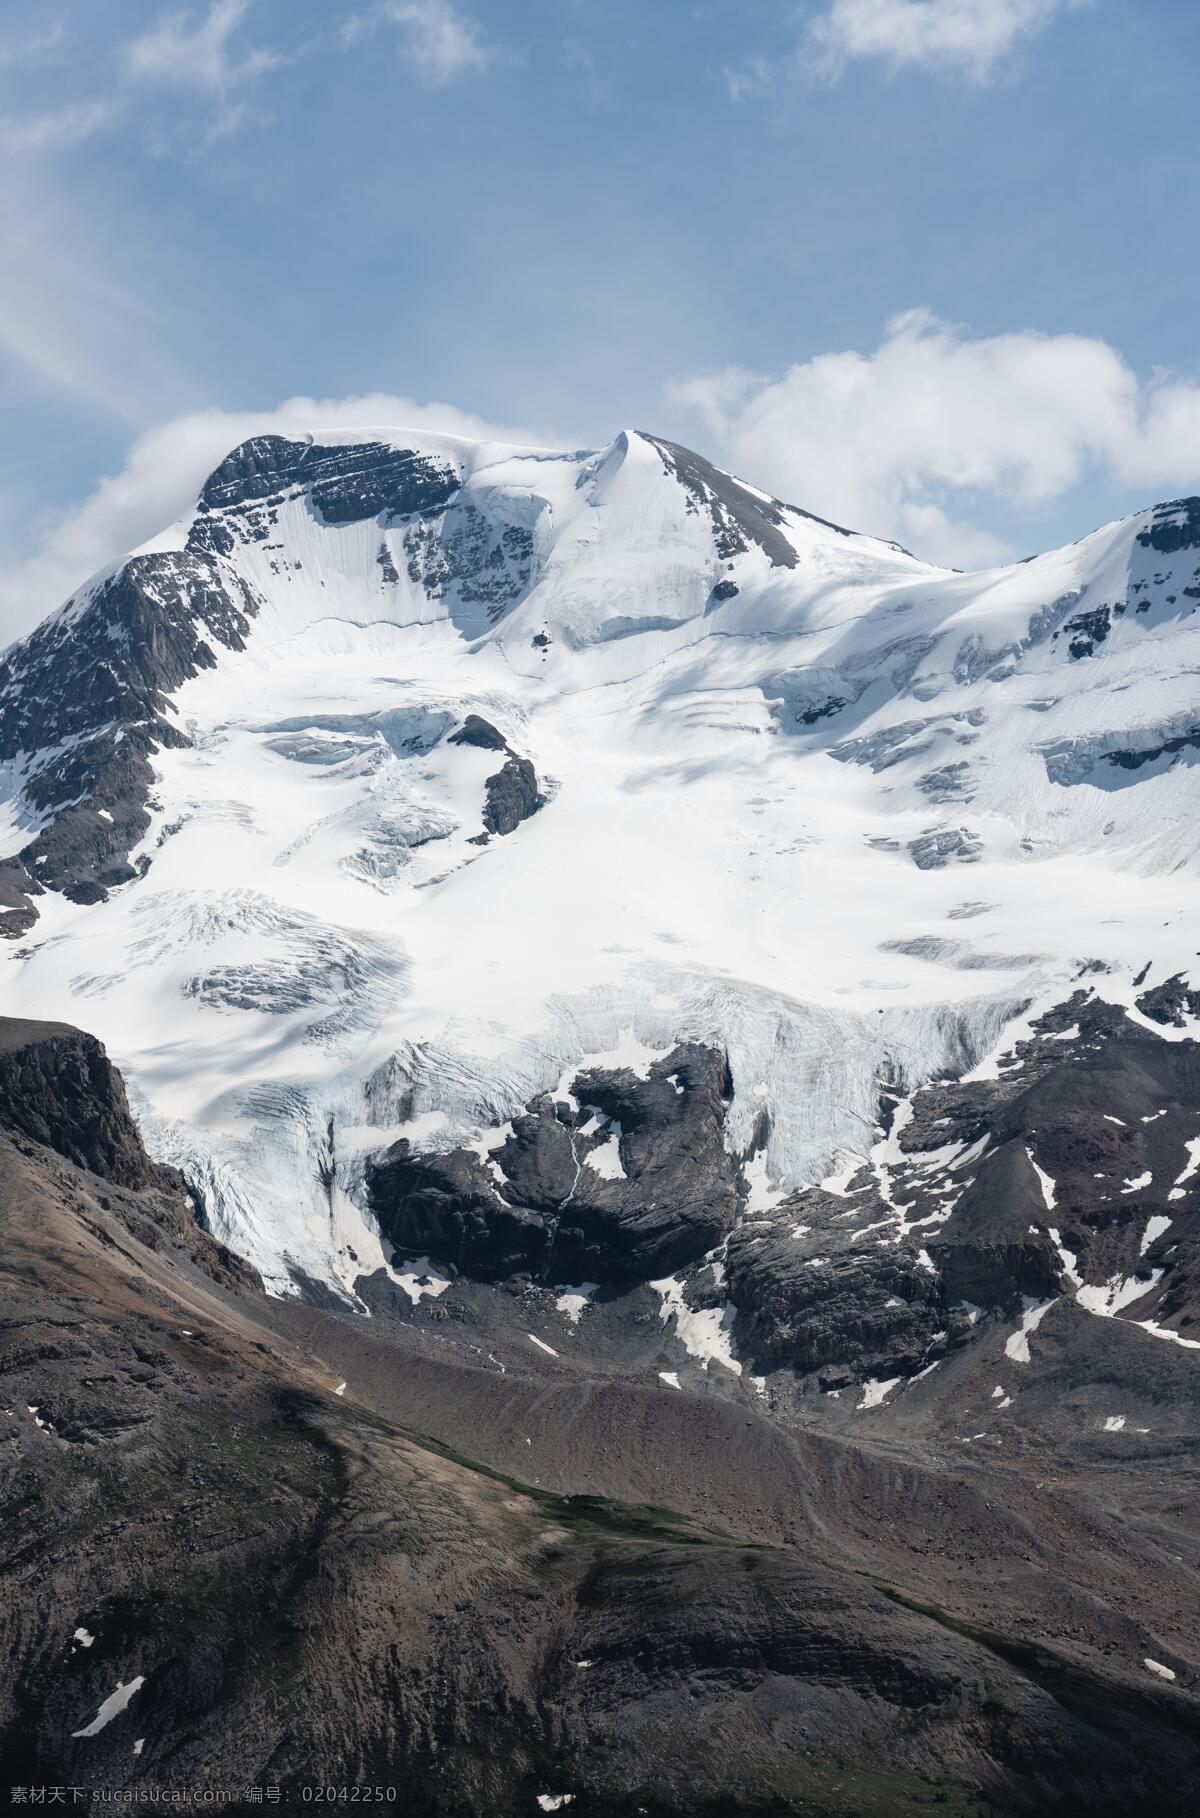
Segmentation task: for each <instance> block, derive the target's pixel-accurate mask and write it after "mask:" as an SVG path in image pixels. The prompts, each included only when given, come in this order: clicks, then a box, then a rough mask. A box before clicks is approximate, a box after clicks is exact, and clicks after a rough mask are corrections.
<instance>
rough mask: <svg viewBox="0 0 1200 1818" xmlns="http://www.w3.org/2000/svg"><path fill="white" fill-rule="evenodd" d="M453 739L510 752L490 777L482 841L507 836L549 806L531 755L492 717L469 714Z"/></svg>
mask: <svg viewBox="0 0 1200 1818" xmlns="http://www.w3.org/2000/svg"><path fill="white" fill-rule="evenodd" d="M449 742H450V744H452V745H473V746H474V747H475V748H476V749H477V750H480V751H503V752H505V753H506V754H507V755H506V760H505V762H504V763H503V764H502V765H501V767H500V769H499V770H497V771H495V772H494V773H493V774H492V775H491V776H490V777H489V778H488V780H487V786H486V794H485V798H484V805H483V825H484V833H483V835H482V836H481V839H482V840H485V839H486V838H487V837H488V836H489V835H491V834H497V835H499V836H501V837H503V835H504V834H506V833H515V832H516V830H517V828H518V827H519V826H520V825H521V822H522V821H527V820H528V819H529V817H530V815H531V814H536V813H537V811H538V809H539V808H544V807H545V804H546V798H545V796H543V794H542V793H541V790H540V789H539V788H538V779H537V771H536V770H535V769H534V767H533V765H532V764H531V763H530V761H529V759H528V758H525V757H519V756H518V754H517V753H516V752H515V751H514V750H513V748H512V746H511V745H510V744H509V742H508V740H507V739H506V738H505V737H504V734H503V733H502V732H500V731H498V730H497V728H496V727H495V726H493V725H492V723H491V721H490V720H485V719H484V718H483V717H482V715H480V714H478V713H469V714H468V715H467V717H466V719H465V720H464V721H463V723H462V725H461V726H460V727H459V729H458V731H457V732H452V733H451V735H450V741H449Z"/></svg>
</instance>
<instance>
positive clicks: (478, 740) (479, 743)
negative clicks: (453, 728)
mask: <svg viewBox="0 0 1200 1818" xmlns="http://www.w3.org/2000/svg"><path fill="white" fill-rule="evenodd" d="M450 743H451V744H452V745H474V746H475V747H476V748H477V749H478V750H480V751H507V750H508V740H507V739H506V738H505V736H504V734H503V733H502V732H500V731H498V730H497V728H496V727H495V726H493V725H492V722H491V721H490V720H485V719H484V718H483V716H482V714H478V713H469V714H468V715H467V717H466V719H465V720H464V721H463V723H462V725H461V726H460V727H459V729H458V731H457V732H452V733H451V734H450Z"/></svg>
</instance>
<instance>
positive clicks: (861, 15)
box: [725, 0, 1092, 101]
mask: <svg viewBox="0 0 1200 1818" xmlns="http://www.w3.org/2000/svg"><path fill="white" fill-rule="evenodd" d="M1091 4H1092V0H831V3H830V4H828V5H826V6H824V7H823V8H822V10H821V11H820V12H818V13H817V14H816V15H815V16H814V17H812V18H810V19H809V20H808V23H807V25H806V26H805V28H804V30H803V32H802V34H801V38H800V43H799V47H798V49H797V51H796V53H795V54H794V56H792V57H790V58H787V59H785V60H784V61H783V63H782V64H780V63H779V62H777V61H773V62H770V63H768V62H767V61H766V60H765V59H763V58H756V59H752V60H751V61H750V62H748V63H746V64H745V65H743V66H742V67H741V68H739V69H735V70H729V71H727V72H726V78H725V80H726V86H727V88H728V91H729V95H730V99H731V100H733V101H745V100H748V99H750V98H751V97H752V96H754V95H757V94H761V93H764V92H765V91H767V90H768V89H770V88H771V87H773V86H775V85H776V83H777V82H778V80H779V78H780V76H781V75H782V76H783V77H784V78H785V79H786V80H795V79H797V78H799V79H802V80H808V81H818V82H836V81H838V80H839V78H840V77H841V76H842V75H843V74H844V72H845V70H846V68H847V66H848V65H849V64H851V63H856V62H866V63H877V64H881V65H882V66H883V67H884V68H885V69H886V70H888V71H889V73H891V74H898V73H900V72H901V71H904V70H926V71H929V72H931V73H933V74H935V75H943V76H952V77H957V78H959V79H965V80H966V81H968V82H972V83H976V84H980V85H982V84H986V83H988V82H991V81H993V80H995V78H996V77H997V75H998V74H999V73H1000V71H1001V70H1002V68H1003V67H1004V65H1005V63H1006V61H1007V60H1008V59H1010V58H1011V56H1012V55H1013V53H1014V52H1015V51H1016V50H1017V49H1018V47H1019V46H1020V45H1021V44H1022V43H1023V42H1024V41H1025V40H1026V39H1029V38H1032V37H1034V36H1035V35H1036V34H1037V33H1038V32H1041V31H1044V30H1045V29H1046V27H1047V26H1048V25H1050V24H1051V23H1052V21H1053V20H1054V19H1055V18H1056V17H1057V16H1058V15H1059V14H1061V13H1065V12H1073V11H1076V10H1077V9H1078V8H1080V7H1084V6H1090V5H1091Z"/></svg>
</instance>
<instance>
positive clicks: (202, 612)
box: [0, 551, 261, 936]
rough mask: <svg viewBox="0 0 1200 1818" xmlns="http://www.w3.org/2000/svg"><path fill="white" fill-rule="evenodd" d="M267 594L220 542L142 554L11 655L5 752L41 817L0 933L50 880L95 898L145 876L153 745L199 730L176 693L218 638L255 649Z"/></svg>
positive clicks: (4, 883) (14, 869)
mask: <svg viewBox="0 0 1200 1818" xmlns="http://www.w3.org/2000/svg"><path fill="white" fill-rule="evenodd" d="M260 604H261V602H260V601H259V599H258V598H257V596H256V595H255V593H254V591H253V589H252V588H251V587H250V586H249V584H248V583H247V582H246V581H245V580H243V579H242V577H241V576H240V575H238V574H236V573H235V572H234V571H233V569H231V568H229V567H227V566H226V565H225V564H224V563H223V562H221V561H220V560H218V559H217V558H216V557H214V556H212V555H208V554H201V553H197V552H195V551H192V552H173V551H167V552H160V553H156V554H151V555H142V556H134V557H132V558H131V559H130V560H129V561H128V562H126V563H124V564H123V565H122V567H121V568H119V569H118V570H117V571H116V573H115V574H112V575H109V576H108V577H107V578H106V579H105V580H103V581H101V582H100V584H99V585H98V586H97V587H96V588H95V590H94V591H93V592H92V593H91V594H90V595H88V596H83V597H82V598H81V599H80V601H79V602H77V603H75V604H73V605H70V606H68V607H66V608H65V609H64V610H63V611H62V612H61V613H58V614H56V615H55V616H54V617H53V618H50V619H47V620H46V622H45V623H44V624H43V625H41V626H39V628H38V629H37V630H36V631H35V632H33V633H32V634H31V635H30V636H29V637H28V638H26V639H25V640H24V642H23V643H20V644H17V645H15V646H14V647H13V648H12V649H11V650H10V651H8V652H7V653H6V655H5V656H4V657H3V659H0V761H7V762H9V763H12V764H15V765H17V766H23V767H24V775H23V782H22V799H23V803H24V805H25V812H26V815H27V817H28V821H29V824H30V825H31V826H38V824H39V823H40V827H39V830H38V831H37V833H36V834H35V836H34V838H33V839H31V840H30V841H29V843H28V844H27V845H26V846H24V847H22V848H21V850H20V851H19V852H18V853H17V854H16V855H15V857H13V858H10V859H7V860H5V861H4V862H3V863H0V910H2V911H3V913H0V933H4V934H7V935H9V936H13V935H19V934H22V933H24V932H25V931H26V929H27V928H28V927H30V926H31V925H32V923H33V921H34V920H35V919H36V910H35V909H34V907H33V904H32V902H31V900H30V899H31V898H33V897H36V896H40V895H41V894H42V892H43V891H44V890H47V889H50V890H61V891H63V892H64V893H65V894H66V895H68V896H70V897H72V898H73V899H74V900H75V901H77V902H96V901H100V900H101V899H102V898H103V897H104V895H105V894H106V892H107V890H108V889H109V888H111V887H112V886H113V885H114V884H120V883H126V882H128V881H129V879H131V878H132V877H134V876H136V875H137V874H136V871H135V869H134V867H133V866H132V865H131V864H130V862H129V853H130V851H131V850H132V848H133V847H134V846H135V845H136V844H137V842H138V840H140V839H141V838H142V836H143V835H144V833H145V832H146V829H147V827H148V826H149V824H150V817H149V815H148V813H147V811H146V802H147V797H148V795H149V793H150V787H151V782H152V772H151V766H150V758H151V757H152V756H153V754H154V753H155V752H156V751H158V750H159V748H160V747H162V746H164V745H168V746H169V745H184V744H186V743H187V742H188V740H187V737H186V734H185V733H184V732H182V731H181V729H180V728H179V726H178V725H177V724H176V722H175V720H174V719H173V718H172V717H171V716H172V711H173V710H172V707H171V701H170V696H171V694H172V693H173V692H174V690H176V689H177V688H179V687H180V686H181V684H182V683H183V682H185V681H187V680H188V679H189V678H190V677H192V676H194V675H197V674H199V673H200V671H201V670H203V669H211V668H212V667H213V666H214V665H215V663H216V656H215V653H214V651H213V645H214V644H217V645H221V646H223V647H224V648H225V649H227V650H241V649H243V648H244V646H245V640H246V635H247V633H248V631H249V623H250V620H251V619H252V618H253V617H254V615H255V614H256V613H257V612H258V610H259V606H260Z"/></svg>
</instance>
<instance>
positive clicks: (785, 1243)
mask: <svg viewBox="0 0 1200 1818" xmlns="http://www.w3.org/2000/svg"><path fill="white" fill-rule="evenodd" d="M783 1211H786V1213H787V1216H788V1218H789V1219H791V1218H792V1217H793V1216H794V1217H795V1219H796V1220H797V1221H798V1222H799V1224H800V1225H801V1226H803V1227H805V1229H804V1235H803V1236H802V1237H797V1236H796V1235H795V1234H794V1232H795V1227H794V1226H791V1225H785V1224H782V1223H780V1224H772V1225H766V1224H761V1225H756V1224H754V1223H752V1222H750V1221H747V1222H746V1223H744V1224H742V1225H740V1226H739V1227H738V1229H737V1230H736V1231H735V1232H734V1234H733V1236H732V1237H731V1238H730V1240H729V1246H728V1249H727V1251H726V1260H725V1279H726V1283H727V1285H728V1289H729V1297H730V1299H731V1300H732V1302H733V1304H734V1305H735V1306H736V1308H737V1318H736V1320H735V1322H734V1328H733V1331H734V1338H735V1340H736V1343H737V1345H738V1349H739V1352H740V1353H741V1354H742V1355H744V1356H747V1357H750V1358H752V1359H753V1360H754V1362H755V1363H756V1364H758V1365H760V1366H769V1367H777V1366H778V1365H780V1364H789V1365H791V1366H792V1367H793V1368H794V1369H796V1370H798V1371H799V1372H801V1373H802V1374H808V1373H810V1372H812V1371H818V1370H820V1371H823V1372H824V1371H825V1370H826V1367H827V1366H829V1365H840V1366H843V1369H842V1371H841V1374H840V1375H837V1376H836V1379H835V1378H833V1377H831V1378H830V1384H829V1386H832V1387H837V1386H839V1385H840V1384H841V1383H848V1382H852V1381H855V1380H865V1379H866V1378H868V1377H875V1378H878V1379H881V1380H886V1379H888V1378H890V1377H893V1376H910V1375H912V1374H913V1373H914V1372H915V1371H916V1370H918V1369H921V1368H923V1367H924V1366H925V1365H926V1364H928V1363H929V1362H930V1361H931V1360H932V1359H933V1358H934V1357H937V1356H940V1355H941V1354H942V1351H943V1350H944V1348H945V1342H946V1340H947V1337H948V1334H949V1330H950V1328H951V1327H953V1326H954V1325H955V1324H956V1321H955V1319H954V1316H953V1315H952V1314H950V1313H949V1311H948V1310H947V1306H946V1298H945V1293H944V1290H943V1285H942V1282H941V1280H940V1279H939V1277H938V1275H937V1273H936V1272H935V1271H934V1270H933V1269H930V1268H927V1267H924V1266H923V1265H922V1264H921V1262H920V1261H919V1258H918V1252H917V1250H916V1248H915V1247H914V1246H913V1245H911V1244H907V1243H906V1244H899V1245H896V1246H895V1247H894V1248H889V1249H888V1250H887V1251H885V1252H881V1251H880V1249H879V1247H878V1244H875V1245H871V1244H870V1243H869V1240H868V1239H866V1238H863V1237H861V1236H860V1235H859V1232H860V1231H861V1230H862V1228H863V1226H864V1225H869V1224H871V1223H873V1222H875V1220H874V1218H872V1217H868V1216H867V1214H868V1213H871V1214H875V1215H878V1214H879V1213H880V1212H886V1208H884V1207H883V1206H882V1204H881V1202H879V1200H878V1199H877V1198H874V1197H872V1196H864V1200H863V1204H862V1205H861V1206H860V1207H859V1208H858V1210H857V1213H856V1218H861V1219H862V1225H859V1226H858V1228H857V1230H856V1231H854V1232H849V1231H847V1229H846V1226H845V1225H844V1224H842V1225H841V1226H840V1228H839V1223H838V1221H839V1219H844V1218H845V1214H846V1202H845V1201H844V1200H841V1199H835V1198H834V1197H833V1195H831V1194H827V1193H821V1192H820V1190H819V1189H813V1190H812V1191H810V1192H808V1193H800V1194H796V1195H795V1196H794V1197H793V1198H792V1199H791V1200H789V1201H787V1202H786V1206H785V1207H784V1208H781V1209H780V1212H781V1214H782V1212H783Z"/></svg>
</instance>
